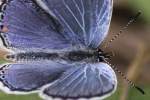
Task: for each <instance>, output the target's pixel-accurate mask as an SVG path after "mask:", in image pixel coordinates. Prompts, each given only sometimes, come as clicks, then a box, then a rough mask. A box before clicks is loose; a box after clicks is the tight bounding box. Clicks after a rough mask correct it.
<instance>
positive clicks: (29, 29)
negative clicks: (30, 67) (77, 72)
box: [1, 0, 71, 50]
mask: <svg viewBox="0 0 150 100" xmlns="http://www.w3.org/2000/svg"><path fill="white" fill-rule="evenodd" d="M4 1H5V2H6V1H7V0H4ZM3 13H4V18H3V20H2V23H3V25H4V26H5V27H7V28H8V30H7V32H3V33H1V37H2V38H3V40H4V41H3V42H5V43H4V44H6V46H7V47H13V48H19V49H23V50H25V49H26V48H28V49H31V48H39V49H63V48H67V47H70V46H71V45H70V42H69V41H68V39H66V37H65V36H64V35H63V34H62V33H61V31H62V28H61V25H59V23H58V22H57V20H55V19H54V18H53V17H52V16H50V15H49V14H48V13H46V12H45V11H44V10H42V9H41V8H40V7H39V6H38V5H37V3H36V2H35V1H34V0H8V1H7V6H6V9H5V10H3Z"/></svg>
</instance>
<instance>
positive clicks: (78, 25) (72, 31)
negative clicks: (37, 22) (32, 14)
mask: <svg viewBox="0 0 150 100" xmlns="http://www.w3.org/2000/svg"><path fill="white" fill-rule="evenodd" d="M36 2H37V3H38V4H39V5H40V6H41V8H43V9H45V11H47V12H49V14H51V15H53V16H55V17H56V18H57V20H58V21H59V22H60V24H61V25H62V26H63V28H64V31H65V32H66V34H67V36H68V37H69V38H70V39H72V41H73V43H76V44H77V43H79V44H82V46H85V47H91V48H97V47H98V46H99V45H100V44H101V42H102V41H103V40H104V38H105V37H106V35H107V33H108V28H109V24H110V20H111V15H112V0H36Z"/></svg>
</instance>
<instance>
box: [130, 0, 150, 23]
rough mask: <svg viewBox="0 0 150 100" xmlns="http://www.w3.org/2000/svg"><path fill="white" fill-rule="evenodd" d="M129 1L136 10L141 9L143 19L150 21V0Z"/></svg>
mask: <svg viewBox="0 0 150 100" xmlns="http://www.w3.org/2000/svg"><path fill="white" fill-rule="evenodd" d="M128 2H129V5H130V7H131V9H133V10H134V11H137V10H141V11H142V13H143V14H142V17H143V19H144V20H145V21H147V22H148V23H150V0H128Z"/></svg>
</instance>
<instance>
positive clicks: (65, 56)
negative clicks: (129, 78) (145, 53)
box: [6, 50, 106, 63]
mask: <svg viewBox="0 0 150 100" xmlns="http://www.w3.org/2000/svg"><path fill="white" fill-rule="evenodd" d="M6 59H8V60H11V61H15V62H34V61H48V60H52V61H66V62H70V63H71V62H87V63H95V62H103V61H105V59H106V57H105V54H104V53H103V52H102V51H99V50H89V51H87V50H86V51H84V50H79V51H68V52H66V51H65V52H63V51H62V52H41V51H40V52H19V53H15V54H9V55H7V56H6Z"/></svg>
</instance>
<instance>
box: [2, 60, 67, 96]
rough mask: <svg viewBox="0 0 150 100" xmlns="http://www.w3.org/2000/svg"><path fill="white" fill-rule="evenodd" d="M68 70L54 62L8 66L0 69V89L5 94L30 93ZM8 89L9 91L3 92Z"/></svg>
mask: <svg viewBox="0 0 150 100" xmlns="http://www.w3.org/2000/svg"><path fill="white" fill-rule="evenodd" d="M67 68H68V66H67V65H64V64H60V63H56V62H51V61H49V62H39V63H29V64H8V65H5V66H3V67H1V68H0V82H1V83H2V84H3V86H1V87H0V88H1V89H2V90H4V91H5V92H11V93H13V92H15V91H18V92H31V91H35V90H38V89H40V88H41V87H42V86H43V85H46V84H48V83H51V82H53V81H55V80H56V79H57V78H59V77H60V76H61V74H62V73H63V72H64V71H65V70H66V69H67ZM5 87H6V88H9V90H10V91H7V90H5Z"/></svg>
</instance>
